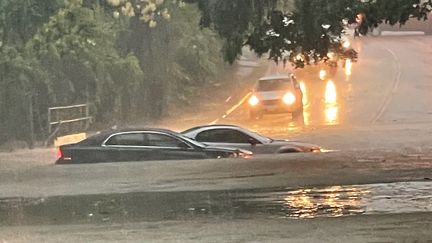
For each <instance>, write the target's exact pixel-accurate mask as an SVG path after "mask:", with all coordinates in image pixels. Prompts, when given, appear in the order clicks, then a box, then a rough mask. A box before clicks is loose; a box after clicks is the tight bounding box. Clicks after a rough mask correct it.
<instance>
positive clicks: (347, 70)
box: [345, 59, 352, 77]
mask: <svg viewBox="0 0 432 243" xmlns="http://www.w3.org/2000/svg"><path fill="white" fill-rule="evenodd" d="M351 74H352V62H351V60H350V59H347V60H346V62H345V75H346V76H347V77H349V76H351Z"/></svg>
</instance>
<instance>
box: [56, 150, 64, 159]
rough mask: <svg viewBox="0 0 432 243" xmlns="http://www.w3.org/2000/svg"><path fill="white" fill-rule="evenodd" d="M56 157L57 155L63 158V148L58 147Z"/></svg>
mask: <svg viewBox="0 0 432 243" xmlns="http://www.w3.org/2000/svg"><path fill="white" fill-rule="evenodd" d="M56 157H57V159H61V158H62V157H63V152H62V150H61V148H57V153H56Z"/></svg>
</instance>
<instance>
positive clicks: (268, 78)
mask: <svg viewBox="0 0 432 243" xmlns="http://www.w3.org/2000/svg"><path fill="white" fill-rule="evenodd" d="M275 79H291V74H288V75H285V74H275V75H270V76H264V77H262V78H260V79H259V81H267V80H275Z"/></svg>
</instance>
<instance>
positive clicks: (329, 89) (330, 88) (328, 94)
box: [325, 80, 337, 104]
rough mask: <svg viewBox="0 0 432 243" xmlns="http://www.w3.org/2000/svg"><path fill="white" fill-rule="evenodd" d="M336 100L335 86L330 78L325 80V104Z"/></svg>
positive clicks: (333, 102) (334, 102)
mask: <svg viewBox="0 0 432 243" xmlns="http://www.w3.org/2000/svg"><path fill="white" fill-rule="evenodd" d="M336 102H337V92H336V86H335V84H334V82H333V81H332V80H329V81H327V84H326V90H325V103H326V104H336Z"/></svg>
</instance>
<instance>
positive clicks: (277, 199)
mask: <svg viewBox="0 0 432 243" xmlns="http://www.w3.org/2000/svg"><path fill="white" fill-rule="evenodd" d="M431 192H432V182H430V181H424V182H398V183H388V184H369V185H349V186H330V187H316V188H301V189H289V188H288V189H287V188H277V189H274V188H273V189H258V190H257V189H254V190H233V191H202V192H197V191H195V192H135V193H125V194H100V195H81V196H64V197H49V198H4V199H0V225H35V224H80V223H127V222H137V221H163V220H185V219H193V218H206V217H207V218H208V217H214V218H226V219H233V218H254V217H268V218H286V219H302V218H316V217H341V216H353V215H361V214H392V213H411V212H432V193H431Z"/></svg>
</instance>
